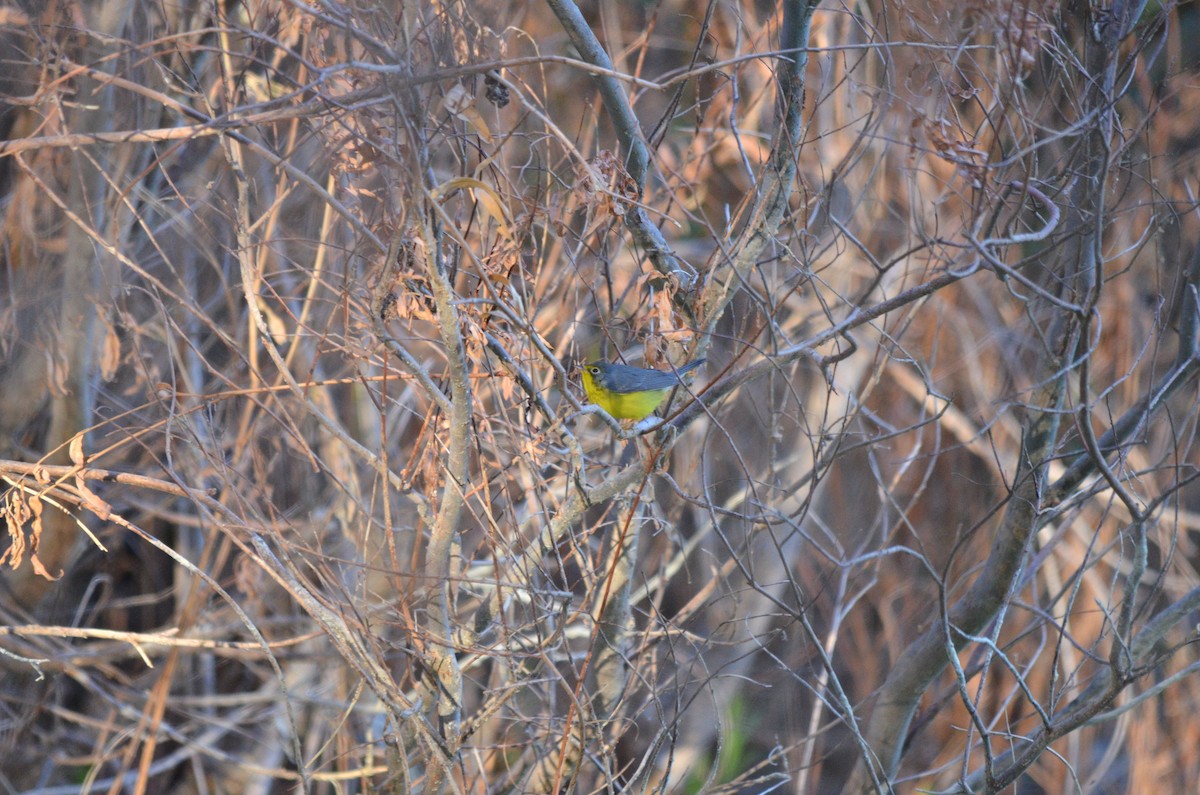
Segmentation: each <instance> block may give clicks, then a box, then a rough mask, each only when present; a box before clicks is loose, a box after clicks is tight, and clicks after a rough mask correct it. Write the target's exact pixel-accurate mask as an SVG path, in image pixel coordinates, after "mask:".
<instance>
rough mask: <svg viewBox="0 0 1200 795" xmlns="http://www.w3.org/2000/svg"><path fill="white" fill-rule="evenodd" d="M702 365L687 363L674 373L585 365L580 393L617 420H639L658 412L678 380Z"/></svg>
mask: <svg viewBox="0 0 1200 795" xmlns="http://www.w3.org/2000/svg"><path fill="white" fill-rule="evenodd" d="M702 364H704V359H697V360H696V361H694V362H688V363H687V364H685V365H684V366H683V367H680V368H678V369H677V370H676V371H675V372H673V373H668V372H663V371H662V370H647V369H645V368H642V367H630V366H629V365H627V364H613V363H611V362H588V363H587V364H585V365H584V366H583V390H584V391H585V392H587V398H588V400H589V401H591V402H592V403H595V404H596V405H597V406H599V407H600V408H602V409H604V410H605V411H607V412H608V413H609V414H610V415H611V416H612V417H614V418H616V419H618V420H642V419H645V418H646V417H649V416H650V414H651V413H652V412H653V411H654V410H655V409H656V408H658V404H660V403H662V402H663V399H664V398H665V397H666V396H667V393H668V392H670V391H671V390H672V389H674V388H675V387H677V386H679V384H680V379H681V378H682V377H683V376H684V375H686V374H687V373H690V372H691V371H692V370H695V369H696V368H697V367H699V366H700V365H702Z"/></svg>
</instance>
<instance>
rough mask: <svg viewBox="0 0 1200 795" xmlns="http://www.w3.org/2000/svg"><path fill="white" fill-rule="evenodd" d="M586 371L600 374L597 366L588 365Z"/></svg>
mask: <svg viewBox="0 0 1200 795" xmlns="http://www.w3.org/2000/svg"><path fill="white" fill-rule="evenodd" d="M588 372H589V373H591V374H592V375H600V368H599V367H589V368H588Z"/></svg>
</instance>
